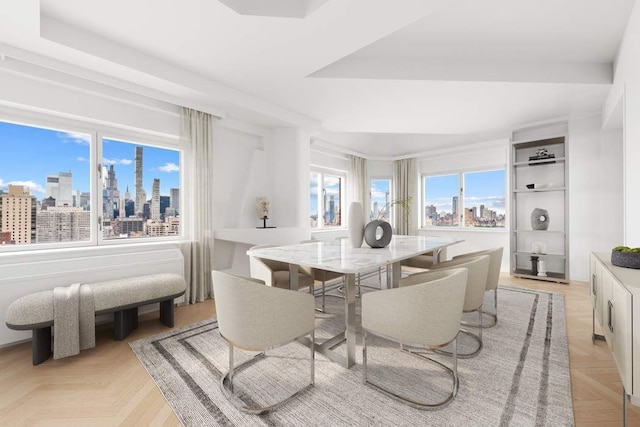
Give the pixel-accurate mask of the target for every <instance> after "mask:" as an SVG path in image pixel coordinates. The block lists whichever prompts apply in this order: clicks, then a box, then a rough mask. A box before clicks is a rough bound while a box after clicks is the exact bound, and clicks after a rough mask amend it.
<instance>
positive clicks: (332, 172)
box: [308, 165, 347, 231]
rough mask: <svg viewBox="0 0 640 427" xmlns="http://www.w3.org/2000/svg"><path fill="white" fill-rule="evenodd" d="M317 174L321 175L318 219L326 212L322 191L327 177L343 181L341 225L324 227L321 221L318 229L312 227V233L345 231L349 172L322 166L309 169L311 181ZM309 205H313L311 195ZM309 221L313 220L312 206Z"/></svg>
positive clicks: (341, 189)
mask: <svg viewBox="0 0 640 427" xmlns="http://www.w3.org/2000/svg"><path fill="white" fill-rule="evenodd" d="M312 173H317V174H319V176H320V177H319V179H318V190H319V191H318V200H317V209H318V210H317V212H316V213H317V214H318V219H319V218H321V217H323V215H321V212H324V198H323V197H322V195H321V194H322V193H321V190H322V189H323V187H324V177H325V175H329V176H335V177H338V178H340V179H341V180H342V182H341V184H340V225H324V220H323V221H319V220H318V223H317V226H316V227H310V228H311V231H321V230H324V231H335V230H343V229H346V228H347V224H346V223H347V210H346V209H345V205H346V203H347V194H346V193H347V191H346V189H347V172H346V171H343V170H339V169H331V168H326V167H320V166H313V165H312V166H311V167H310V168H309V179H311V174H312ZM309 190H311V186H310V185H309ZM309 203H311V194H309ZM308 218H309V220H311V205H310V204H309V215H308Z"/></svg>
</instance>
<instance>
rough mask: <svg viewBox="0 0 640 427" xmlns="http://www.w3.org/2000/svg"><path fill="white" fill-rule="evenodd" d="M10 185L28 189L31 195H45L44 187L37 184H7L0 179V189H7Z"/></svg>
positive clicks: (22, 182)
mask: <svg viewBox="0 0 640 427" xmlns="http://www.w3.org/2000/svg"><path fill="white" fill-rule="evenodd" d="M10 185H22V186H23V187H29V191H30V192H31V194H33V193H40V194H44V193H45V190H44V187H42V185H40V184H38V183H37V182H33V181H8V182H7V181H4V180H3V179H2V178H0V188H2V189H8V188H9V186H10Z"/></svg>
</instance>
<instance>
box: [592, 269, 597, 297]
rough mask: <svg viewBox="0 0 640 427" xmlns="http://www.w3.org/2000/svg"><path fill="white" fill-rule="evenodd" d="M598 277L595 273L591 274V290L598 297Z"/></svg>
mask: <svg viewBox="0 0 640 427" xmlns="http://www.w3.org/2000/svg"><path fill="white" fill-rule="evenodd" d="M597 283H598V278H597V276H596V275H595V274H592V275H591V292H592V293H593V296H594V297H596V299H597V298H598V284H597Z"/></svg>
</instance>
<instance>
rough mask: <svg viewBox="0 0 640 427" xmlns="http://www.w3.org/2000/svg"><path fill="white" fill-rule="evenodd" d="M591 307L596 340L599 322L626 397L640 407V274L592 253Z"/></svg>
mask: <svg viewBox="0 0 640 427" xmlns="http://www.w3.org/2000/svg"><path fill="white" fill-rule="evenodd" d="M590 261H591V262H590V265H591V286H590V294H591V304H592V306H593V317H594V331H593V339H594V340H595V339H602V337H603V336H602V335H597V334H596V333H595V322H596V321H597V322H598V323H599V324H600V326H601V327H602V330H603V332H604V340H605V341H606V342H607V345H608V346H609V349H610V350H611V353H612V354H613V359H614V360H615V363H616V367H617V368H618V373H619V374H620V378H621V379H622V385H623V386H624V393H625V396H623V399H624V402H625V420H626V402H627V399H626V397H627V396H628V397H629V400H630V401H631V403H633V404H634V405H640V302H638V303H634V299H636V297H638V298H639V299H637V301H640V270H634V269H631V268H622V267H616V266H614V265H613V264H611V253H603V252H592V253H591V260H590Z"/></svg>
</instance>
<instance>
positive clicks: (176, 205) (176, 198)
mask: <svg viewBox="0 0 640 427" xmlns="http://www.w3.org/2000/svg"><path fill="white" fill-rule="evenodd" d="M169 196H170V197H171V201H170V202H169V207H171V208H173V209H175V210H176V211H177V212H180V189H179V188H172V189H171V190H170V192H169Z"/></svg>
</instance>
